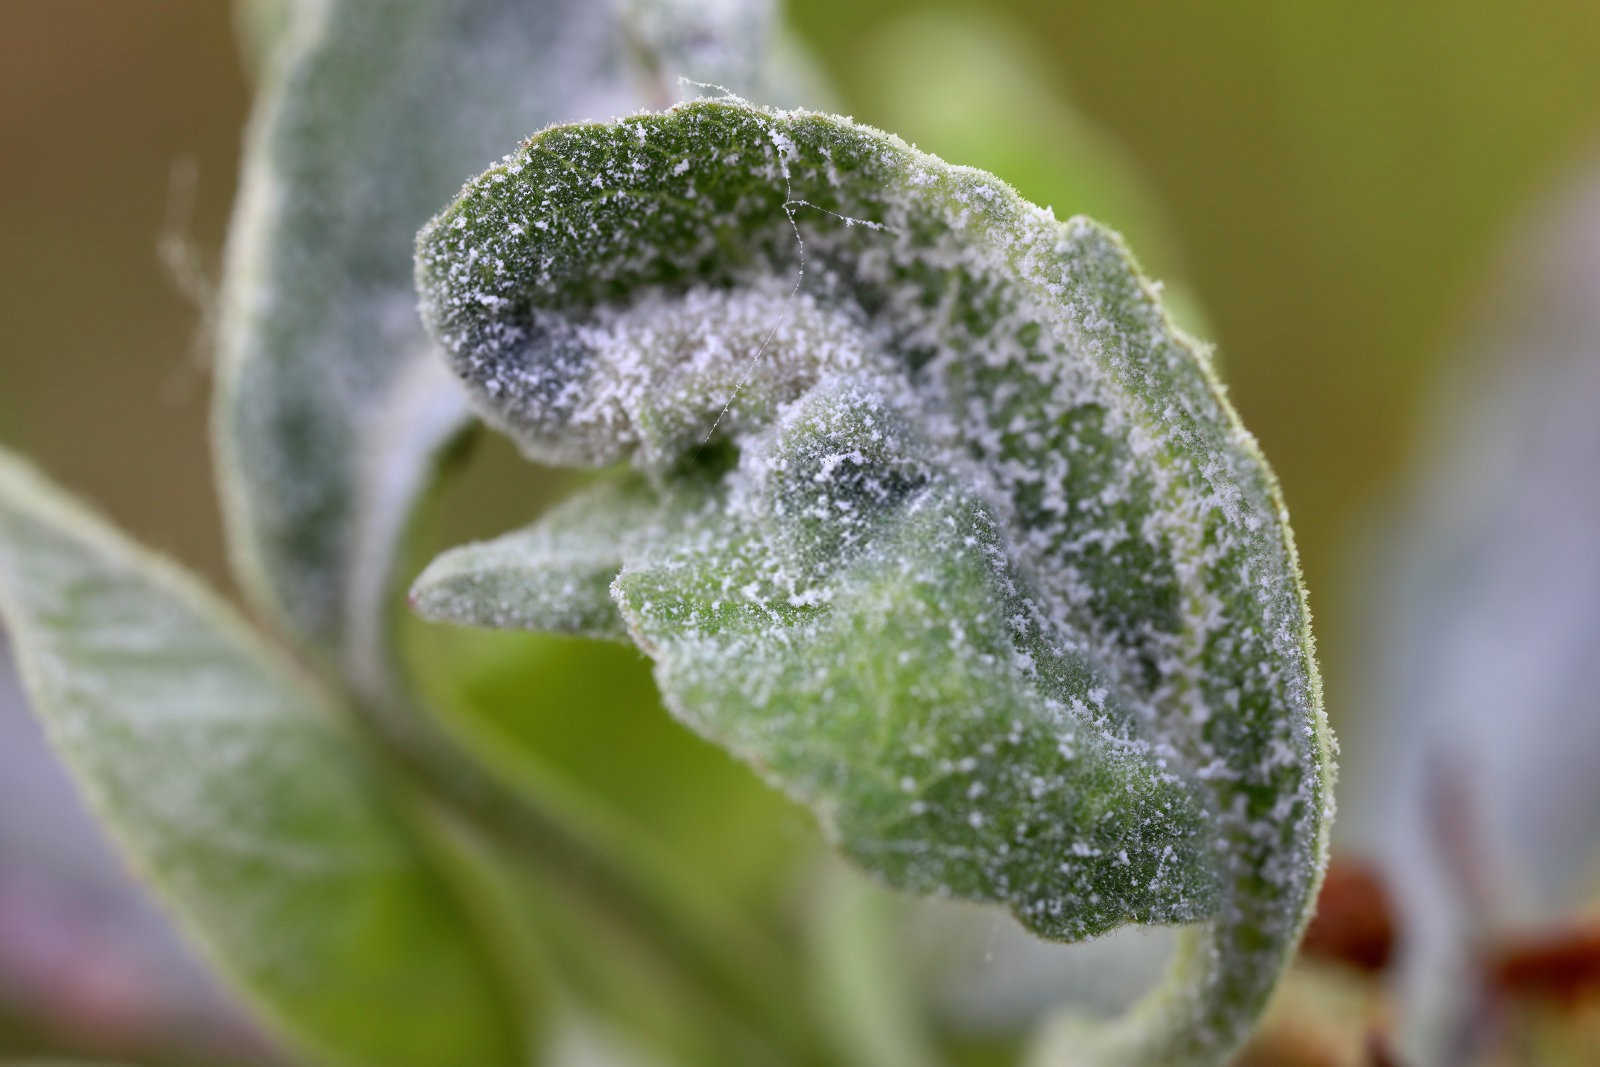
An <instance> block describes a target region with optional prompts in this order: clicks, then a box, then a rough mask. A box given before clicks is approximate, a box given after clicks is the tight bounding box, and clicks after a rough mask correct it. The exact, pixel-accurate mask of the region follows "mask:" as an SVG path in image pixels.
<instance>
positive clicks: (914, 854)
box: [417, 100, 1332, 1063]
mask: <svg viewBox="0 0 1600 1067" xmlns="http://www.w3.org/2000/svg"><path fill="white" fill-rule="evenodd" d="M417 278H418V286H419V289H420V291H421V294H422V300H423V312H424V316H425V318H426V320H427V322H428V325H429V327H430V328H431V329H432V330H433V332H434V335H435V336H436V337H437V338H438V339H439V341H440V343H441V346H442V347H443V349H444V351H445V353H446V355H447V357H448V358H449V360H450V362H451V365H452V367H453V369H454V370H455V372H456V374H457V375H458V377H460V379H461V380H462V381H463V382H465V383H466V385H467V388H468V390H469V391H470V392H471V394H472V396H473V399H474V402H475V404H476V405H477V407H478V408H479V410H480V411H481V412H483V414H484V415H485V417H486V418H487V419H489V420H490V421H491V422H493V423H494V424H495V425H497V426H499V427H501V428H502V429H503V430H505V431H506V432H507V433H509V434H510V435H511V436H513V437H514V438H515V439H516V440H517V442H518V443H519V444H520V445H521V447H522V448H523V449H524V451H526V452H527V453H528V454H529V455H530V456H531V457H533V458H535V459H538V460H540V461H542V462H556V463H567V464H575V465H603V464H610V463H615V462H619V461H627V462H629V463H631V464H633V465H634V466H635V467H636V468H638V469H639V470H640V471H641V472H642V473H643V474H644V475H645V476H646V477H647V478H649V479H650V480H651V482H652V484H653V485H654V486H655V488H656V491H657V492H658V493H659V494H661V495H662V497H663V498H664V499H668V498H672V497H673V496H674V495H676V494H677V493H679V492H680V485H681V483H682V478H683V475H682V471H683V468H684V464H685V462H686V459H689V458H692V457H694V456H696V455H699V454H702V453H704V452H705V451H706V450H707V449H708V448H710V449H716V448H731V450H732V451H733V453H734V455H735V457H736V458H735V459H734V460H733V461H732V462H731V463H730V464H729V465H728V468H727V470H726V473H725V474H723V475H722V476H721V479H720V486H719V493H720V502H719V503H717V504H716V505H715V506H711V507H706V508H704V509H702V510H701V511H700V512H698V513H697V514H698V515H699V516H700V518H699V519H698V520H697V521H691V522H689V523H687V524H686V525H685V526H684V527H683V528H682V529H681V530H680V531H678V532H676V533H674V534H672V535H670V536H665V537H655V538H647V542H648V543H645V544H642V545H635V546H630V547H629V548H628V549H627V550H626V551H624V553H623V556H624V558H623V561H622V568H621V571H620V573H619V575H618V577H617V579H616V581H615V582H614V583H613V586H612V590H613V594H614V597H615V600H616V603H617V605H618V607H619V609H620V612H621V615H622V618H623V620H624V622H625V623H626V625H627V627H628V630H629V632H630V633H631V634H632V636H633V637H634V639H635V640H636V641H637V642H638V643H639V644H640V646H641V647H642V648H643V649H644V650H645V651H646V652H647V653H649V654H650V655H651V656H652V657H653V658H654V659H655V661H656V665H657V666H656V673H657V680H658V682H659V683H660V685H661V688H662V691H663V694H664V696H665V697H666V700H667V702H668V704H669V706H670V707H671V708H672V709H673V710H674V712H675V713H676V714H678V715H679V716H680V717H681V718H682V719H683V720H684V721H685V722H687V723H688V724H690V725H691V726H693V727H694V728H696V729H697V730H700V731H701V732H703V733H704V734H706V735H707V736H708V737H711V738H712V739H714V740H717V741H718V742H720V743H722V744H724V745H726V746H727V747H729V748H730V749H732V750H733V751H735V752H737V753H738V754H740V755H741V756H743V757H744V758H746V759H748V760H749V761H751V762H752V763H753V764H755V765H756V766H757V767H759V768H760V769H762V770H763V772H764V773H766V774H767V775H768V776H769V778H770V779H771V780H772V781H774V782H775V783H776V784H778V785H779V786H781V787H782V788H784V789H785V790H787V791H788V792H789V793H790V794H791V795H793V796H795V797H797V798H798V799H801V800H803V801H805V802H806V803H808V804H810V805H811V806H812V808H813V809H814V810H816V811H817V813H818V815H819V817H820V818H821V820H822V822H823V824H824V825H825V826H826V827H827V828H828V829H829V830H830V831H831V832H832V833H833V834H834V836H835V837H836V839H837V841H838V843H839V846H840V847H841V848H842V849H843V850H844V851H845V852H846V853H848V854H849V855H851V856H852V857H854V858H855V859H856V860H857V861H858V862H860V863H862V864H863V865H864V866H866V867H867V868H868V869H869V870H872V871H874V872H876V873H878V874H879V875H881V876H882V877H884V878H886V879H887V880H888V881H889V882H891V883H892V884H895V885H898V886H902V887H905V888H909V889H915V890H920V891H932V892H945V893H951V894H954V895H958V896H963V897H969V898H974V899H980V900H991V901H996V902H1003V903H1005V904H1007V905H1009V906H1010V907H1011V909H1012V910H1013V912H1014V913H1015V914H1016V915H1017V916H1018V918H1019V919H1020V920H1021V921H1022V922H1023V923H1024V924H1025V925H1026V926H1028V927H1029V928H1030V929H1032V930H1034V931H1035V932H1037V933H1039V934H1042V935H1044V936H1047V937H1052V938H1059V939H1077V938H1081V937H1085V936H1090V935H1092V934H1095V933H1098V932H1101V931H1103V930H1106V929H1109V928H1111V927H1112V926H1115V925H1117V924H1119V923H1123V922H1129V921H1139V922H1186V923H1189V922H1200V923H1201V925H1200V926H1198V927H1197V928H1196V929H1195V930H1194V931H1193V932H1192V935H1191V938H1190V941H1189V944H1188V947H1187V949H1186V951H1185V952H1184V953H1183V954H1181V956H1180V959H1179V961H1178V964H1177V965H1176V968H1175V972H1174V979H1173V983H1174V984H1173V985H1172V986H1171V987H1170V988H1168V989H1167V990H1164V991H1163V992H1161V993H1159V994H1158V998H1159V1005H1160V1007H1159V1009H1158V1010H1159V1012H1160V1018H1161V1019H1162V1020H1163V1022H1162V1024H1161V1025H1151V1023H1150V1020H1149V1019H1148V1018H1147V1017H1145V1016H1143V1015H1136V1016H1134V1017H1131V1018H1130V1020H1129V1022H1128V1023H1127V1024H1126V1025H1125V1026H1123V1027H1121V1028H1120V1029H1119V1028H1117V1027H1113V1028H1111V1029H1109V1030H1104V1031H1101V1032H1100V1033H1099V1034H1098V1035H1097V1036H1096V1037H1095V1038H1094V1039H1093V1042H1092V1043H1091V1042H1089V1039H1087V1038H1081V1037H1079V1036H1070V1037H1059V1038H1056V1039H1052V1040H1060V1041H1062V1042H1065V1043H1067V1044H1070V1045H1071V1046H1072V1047H1074V1048H1076V1049H1077V1050H1078V1051H1079V1053H1081V1054H1082V1055H1085V1056H1091V1057H1098V1058H1099V1059H1100V1060H1102V1061H1105V1062H1138V1061H1145V1062H1185V1063H1187V1062H1197V1061H1208V1060H1217V1059H1220V1058H1221V1057H1223V1056H1224V1055H1225V1054H1226V1053H1227V1052H1228V1051H1229V1050H1230V1049H1231V1048H1233V1047H1234V1046H1235V1045H1236V1044H1237V1042H1238V1041H1239V1039H1240V1038H1241V1036H1242V1035H1243V1033H1244V1032H1246V1030H1247V1029H1248V1026H1249V1023H1250V1022H1251V1020H1252V1019H1253V1018H1254V1016H1255V1015H1256V1013H1257V1012H1258V1011H1259V1010H1260V1007H1261V1005H1262V1004H1263V1003H1264V1001H1265V998H1266V996H1267V994H1268V993H1269V992H1270V990H1271V988H1272V986H1273V984H1274V982H1275V979H1276V975H1277V973H1278V971H1279V970H1280V969H1281V967H1282V966H1283V964H1284V963H1285V961H1286V960H1287V957H1288V955H1289V953H1290V952H1291V950H1292V948H1293V945H1294V943H1295V940H1296V938H1297V937H1298V934H1299V931H1300V929H1301V928H1302V925H1303V923H1304V921H1305V918H1306V915H1307V912H1308V909H1309V907H1310V905H1311V902H1312V900H1313V898H1314V893H1315V888H1316V885H1317V882H1318V880H1319V878H1320V871H1321V867H1322V863H1323V859H1324V852H1325V841H1326V827H1327V821H1328V818H1329V814H1330V810H1331V773H1332V764H1331V752H1330V749H1331V739H1330V738H1329V736H1328V733H1327V730H1326V725H1325V721H1324V718H1323V716H1322V711H1321V707H1320V691H1319V682H1318V679H1317V673H1316V667H1315V663H1314V659H1313V656H1312V650H1311V645H1310V635H1309V628H1308V617H1307V612H1306V608H1305V602H1304V596H1303V592H1302V590H1301V587H1300V584H1299V578H1298V569H1297V564H1296V560H1295V556H1294V549H1293V545H1292V542H1291V540H1290V536H1289V531H1288V527H1287V522H1286V518H1285V515H1284V511H1283V507H1282V503H1281V500H1280V497H1279V494H1278V491H1277V488H1276V484H1275V482H1274V481H1273V479H1272V476H1271V474H1270V472H1269V470H1268V469H1267V467H1266V464H1265V462H1264V461H1263V460H1262V458H1261V457H1260V455H1259V453H1258V452H1257V450H1256V448H1255V446H1254V443H1253V441H1252V440H1251V439H1250V437H1249V436H1248V434H1246V433H1245V431H1244V430H1243V428H1242V427H1241V426H1240V425H1239V423H1238V420H1237V418H1236V416H1235V415H1234V414H1233V412H1232V410H1231V409H1230V408H1229V407H1228V405H1227V403H1226V401H1225V400H1224V398H1223V396H1222V393H1221V389H1220V386H1219V385H1218V384H1217V382H1216V380H1215V378H1214V376H1213V373H1212V371H1211V368H1210V365H1209V361H1208V359H1207V357H1206V355H1205V354H1204V352H1203V351H1202V350H1200V349H1199V348H1198V347H1197V346H1196V345H1195V344H1194V343H1193V342H1191V341H1189V340H1188V339H1187V338H1185V337H1184V336H1182V335H1181V334H1180V333H1178V332H1177V331H1176V330H1175V329H1174V328H1173V327H1172V326H1171V324H1170V322H1169V320H1168V319H1167V318H1166V316H1165V314H1164V313H1163V310H1162V308H1161V305H1160V303H1159V300H1158V297H1157V295H1156V292H1155V291H1154V289H1153V288H1152V287H1151V286H1150V285H1149V283H1147V282H1146V281H1145V280H1144V278H1143V277H1142V276H1141V275H1140V274H1139V272H1138V270H1137V268H1136V266H1135V264H1134V263H1133V261H1132V259H1131V257H1130V256H1129V254H1128V252H1127V251H1126V249H1125V248H1124V247H1123V246H1122V244H1121V242H1120V240H1118V239H1117V238H1116V236H1115V235H1113V234H1111V233H1109V232H1108V231H1106V230H1104V229H1103V228H1101V227H1100V226H1098V225H1096V224H1095V223H1093V222H1091V221H1089V220H1087V219H1082V218H1077V219H1072V220H1070V221H1068V222H1065V223H1063V222H1060V221H1058V220H1057V219H1056V218H1054V217H1053V216H1052V215H1051V214H1050V212H1048V211H1047V210H1045V209H1042V208H1038V207H1036V206H1033V205H1030V204H1027V203H1026V202H1024V201H1022V200H1021V199H1020V198H1019V197H1018V196H1017V195H1016V194H1015V193H1014V192H1013V191H1012V190H1011V189H1010V188H1009V187H1007V186H1006V185H1005V184H1004V183H1003V182H1001V181H1000V180H999V179H997V178H995V177H993V176H991V175H988V174H985V173H982V172H979V171H975V170H972V169H970V168H963V167H956V166H951V165H949V164H946V163H944V162H943V161H941V160H938V159H935V158H933V157H930V156H927V155H925V154H922V153H919V152H917V151H916V150H914V149H912V148H911V147H910V146H908V145H906V144H905V143H904V142H902V141H900V140H898V139H897V138H894V137H892V136H890V135H887V134H883V133H881V132H878V131H875V130H871V129H867V128H864V127H861V126H857V125H855V124H853V123H850V122H848V121H846V120H842V119H838V118H835V117H831V116H827V115H822V114H817V113H812V112H803V111H796V112H772V111H766V110H762V109H758V108H753V107H751V106H749V105H746V104H744V103H743V102H741V101H734V100H719V101H706V102H699V103H695V104H691V105H686V106H683V107H680V108H677V109H674V110H673V111H671V112H668V113H666V114H664V115H642V116H637V117H634V118H629V119H625V120H623V121H621V122H619V123H616V124H611V125H580V126H568V127H560V128H555V129H550V130H546V131H544V132H542V133H540V134H537V135H535V136H534V137H532V138H530V139H529V140H528V141H526V142H524V145H523V147H522V148H521V149H520V150H519V151H517V152H515V153H513V154H512V155H511V156H508V157H507V158H506V159H505V160H503V161H502V162H501V163H500V164H499V165H498V166H496V167H494V168H491V169H490V170H489V171H487V172H486V173H485V174H483V175H482V176H480V177H479V178H477V179H475V180H474V181H472V182H470V183H469V184H468V185H467V187H466V188H465V189H464V190H463V192H462V194H461V196H460V197H459V198H458V199H457V200H456V201H455V202H454V203H452V204H451V205H450V206H449V207H447V208H446V209H445V210H444V211H443V212H442V213H441V214H440V215H439V216H438V217H437V218H436V219H435V220H434V221H433V222H431V223H430V224H429V226H428V227H427V228H426V229H425V230H424V231H423V233H422V234H421V236H420V237H419V243H418V255H417ZM1152 1010H1157V1009H1152ZM1061 1047H1066V1045H1062V1046H1061ZM1059 1054H1060V1052H1059V1049H1057V1050H1056V1051H1054V1052H1046V1053H1044V1055H1046V1056H1049V1055H1059Z"/></svg>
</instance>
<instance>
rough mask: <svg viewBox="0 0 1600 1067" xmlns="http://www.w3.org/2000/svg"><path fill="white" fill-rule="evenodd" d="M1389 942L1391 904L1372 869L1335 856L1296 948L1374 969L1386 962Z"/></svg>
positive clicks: (1390, 953)
mask: <svg viewBox="0 0 1600 1067" xmlns="http://www.w3.org/2000/svg"><path fill="white" fill-rule="evenodd" d="M1394 942H1395V929H1394V904H1393V902H1392V901H1391V900H1390V898H1389V893H1388V890H1386V889H1385V888H1384V885H1383V881H1382V879H1381V878H1379V876H1378V872H1377V869H1376V868H1375V867H1373V866H1372V865H1371V864H1369V863H1368V862H1366V861H1365V860H1361V859H1348V858H1340V859H1335V860H1334V861H1333V862H1332V863H1331V864H1330V865H1329V866H1328V874H1327V877H1326V878H1324V879H1323V882H1322V893H1321V895H1319V896H1318V897H1317V913H1316V915H1315V916H1314V917H1313V918H1312V920H1311V925H1310V926H1308V927H1307V928H1306V935H1305V940H1304V941H1302V942H1301V945H1300V950H1301V951H1302V952H1303V953H1305V954H1306V955H1307V956H1312V957H1317V958H1320V959H1329V960H1338V961H1340V962H1341V963H1347V964H1349V965H1350V966H1352V967H1355V968H1357V969H1358V970H1362V971H1371V972H1378V971H1382V970H1384V969H1385V968H1386V967H1388V966H1389V962H1390V960H1391V959H1392V958H1393V956H1394Z"/></svg>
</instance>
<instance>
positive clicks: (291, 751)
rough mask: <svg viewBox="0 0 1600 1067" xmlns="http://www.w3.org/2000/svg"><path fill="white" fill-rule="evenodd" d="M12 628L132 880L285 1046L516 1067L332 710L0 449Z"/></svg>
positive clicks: (453, 929)
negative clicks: (138, 877)
mask: <svg viewBox="0 0 1600 1067" xmlns="http://www.w3.org/2000/svg"><path fill="white" fill-rule="evenodd" d="M0 617H3V620H4V622H5V625H6V626H7V628H8V629H9V631H10V634H11V640H12V642H13V645H14V647H15V651H16V655H17V659H18V665H19V669H20V673H21V675H22V678H23V681H24V684H25V687H26V689H27V691H28V694H29V696H30V698H31V703H32V705H33V708H34V712H35V714H37V715H38V716H39V717H40V719H41V720H42V722H43V723H44V726H45V728H46V730H47V732H48V733H49V735H50V738H51V740H52V742H53V744H54V745H55V747H56V749H57V750H58V751H59V752H60V753H61V754H62V756H63V758H64V759H65V761H66V763H67V765H68V767H69V768H70V769H71V771H72V772H73V775H74V777H75V778H76V779H77V781H78V783H79V784H80V786H81V787H82V788H83V789H84V790H85V792H86V793H87V795H88V798H89V800H90V801H91V803H92V806H93V807H94V808H95V810H96V811H97V813H98V815H99V816H100V818H101V820H102V821H103V823H104V824H105V825H106V826H107V827H108V828H109V830H110V831H111V833H112V836H113V837H114V838H116V839H117V840H118V841H119V842H120V844H121V845H122V847H123V849H124V851H125V853H126V855H127V856H128V858H129V859H130V861H131V862H132V864H133V866H134V867H135V869H136V870H137V871H138V872H139V873H141V874H142V875H143V876H145V877H146V878H147V879H148V880H149V881H150V883H151V884H152V886H153V887H154V889H155V890H156V892H157V893H158V894H159V896H160V897H161V898H162V899H163V900H164V901H165V902H166V904H167V905H168V906H169V907H170V908H171V909H172V911H173V912H174V914H175V915H176V917H177V919H178V921H179V923H180V924H181V925H183V926H185V927H186V928H188V930H189V931H190V932H191V933H192V934H193V935H194V937H195V938H196V940H198V941H199V942H200V944H201V945H202V946H203V947H204V948H205V950H206V951H207V954H208V955H210V956H211V957H212V959H213V960H214V961H215V962H216V963H217V964H218V966H219V967H220V968H221V969H222V971H223V972H224V973H225V974H227V975H228V976H229V977H230V978H231V979H232V980H233V982H234V983H235V984H236V985H237V986H238V987H239V988H240V989H242V990H243V991H244V992H246V993H247V994H248V995H249V996H250V998H251V999H252V1000H253V1001H255V1002H256V1003H257V1004H258V1005H259V1006H261V1007H262V1008H263V1009H264V1010H265V1011H266V1012H267V1014H269V1015H270V1016H272V1017H274V1018H275V1019H277V1020H279V1021H280V1022H281V1023H282V1024H283V1025H284V1026H285V1027H286V1028H287V1029H288V1030H289V1031H290V1032H291V1034H292V1035H293V1036H294V1037H295V1038H297V1039H298V1040H300V1041H302V1042H304V1043H306V1044H309V1045H310V1046H312V1047H313V1048H316V1049H319V1050H324V1051H330V1052H334V1053H336V1055H337V1057H338V1058H337V1062H348V1061H349V1059H350V1058H354V1059H355V1060H356V1061H358V1062H366V1063H382V1064H404V1065H414V1067H424V1065H436V1064H439V1063H445V1062H450V1063H473V1064H484V1065H490V1064H506V1065H510V1064H514V1063H519V1062H521V1059H520V1050H519V1047H518V1042H519V1040H520V1039H519V1037H518V1033H519V1029H520V1024H519V1023H518V1022H517V1021H515V1020H513V1019H511V1018H510V1017H509V1016H508V1014H507V1012H508V1005H507V1004H506V1003H505V1001H504V1000H503V998H501V996H500V995H499V994H498V992H497V991H496V987H495V981H494V976H493V975H492V973H491V969H490V966H489V963H488V961H487V960H486V959H485V958H483V957H482V956H481V955H479V953H478V951H477V949H476V948H475V945H476V940H475V933H474V931H473V930H472V929H471V928H470V927H469V925H468V923H467V922H466V921H465V919H464V917H463V915H462V913H461V912H459V911H458V909H457V908H456V906H455V905H454V903H453V902H452V899H451V891H450V888H449V887H448V886H446V885H445V884H444V883H443V882H442V881H441V880H440V879H439V878H438V877H437V876H436V875H434V874H433V873H432V870H431V869H430V867H429V864H428V861H427V860H426V858H425V857H424V855H423V853H422V851H421V846H420V845H419V843H418V842H416V841H415V840H414V838H413V836H412V833H411V831H410V830H409V829H408V824H407V822H406V821H405V820H404V819H403V818H402V816H401V814H400V813H399V812H398V811H397V810H395V809H394V808H393V807H392V806H391V805H389V804H388V803H386V802H385V801H383V800H382V799H380V798H382V797H383V796H384V795H385V788H386V787H385V785H384V784H383V783H381V782H380V781H379V776H378V772H377V769H376V768H375V767H374V766H373V764H372V763H371V761H370V760H369V759H368V757H367V756H366V754H365V753H364V752H363V750H362V747H361V746H360V745H359V744H358V743H357V742H356V740H355V739H354V738H352V737H351V736H348V735H347V734H346V733H345V732H344V731H343V730H342V729H341V728H340V726H339V725H338V723H337V720H336V718H335V716H336V714H337V711H336V709H334V708H332V707H330V703H329V700H328V698H327V697H326V696H325V695H323V694H321V693H320V692H318V690H317V689H315V688H314V687H313V686H312V685H311V684H309V683H308V682H307V681H306V680H305V679H304V678H302V677H301V676H300V675H298V674H297V673H296V672H295V671H294V669H293V668H291V667H290V666H289V665H288V664H286V663H284V662H283V661H281V660H280V659H278V658H277V657H276V656H275V655H274V654H273V653H271V652H270V651H268V650H267V649H266V648H265V647H264V646H262V645H261V644H260V643H259V642H258V640H257V639H256V638H255V637H254V635H253V634H251V633H250V632H249V631H248V629H247V628H246V627H245V626H244V624H243V623H242V622H241V621H240V620H238V619H237V618H235V617H233V615H232V614H231V612H229V611H228V609H227V608H226V607H224V606H223V605H222V604H221V603H220V602H219V601H217V600H215V599H214V598H213V597H212V596H211V595H210V594H209V593H207V592H206V591H205V590H203V589H202V588H201V587H200V586H199V584H198V583H197V582H195V581H194V580H193V579H191V578H190V577H188V576H187V575H185V574H183V573H181V572H179V571H178V570H177V569H176V568H174V567H172V566H170V565H168V564H166V563H164V562H162V561H159V560H157V559H155V558H154V557H152V556H149V555H147V554H145V553H144V552H142V551H141V550H139V549H138V548H136V547H134V546H133V545H131V544H129V543H128V542H127V541H125V540H124V539H123V538H121V537H120V536H119V535H118V534H116V533H115V532H114V531H112V530H111V529H110V528H109V527H107V526H106V525H105V524H104V523H103V522H102V521H101V520H99V519H98V518H96V517H94V516H92V515H91V514H89V513H88V512H87V511H86V510H84V509H83V508H82V507H81V506H80V505H78V504H77V503H76V502H74V501H72V500H71V499H69V498H68V497H66V496H65V495H64V494H63V493H61V492H60V491H59V490H58V489H56V488H54V487H53V486H51V485H49V484H47V483H46V482H45V481H44V479H42V478H41V477H40V476H38V475H37V474H35V473H34V472H33V471H32V470H31V469H29V468H27V467H25V466H23V465H22V464H21V463H19V462H18V461H16V460H13V459H10V458H8V457H6V456H4V455H3V454H0Z"/></svg>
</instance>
